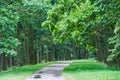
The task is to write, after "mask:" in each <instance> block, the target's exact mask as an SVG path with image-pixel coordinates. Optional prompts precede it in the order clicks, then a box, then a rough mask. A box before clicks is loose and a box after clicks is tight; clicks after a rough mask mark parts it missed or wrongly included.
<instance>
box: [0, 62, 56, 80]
mask: <svg viewBox="0 0 120 80" xmlns="http://www.w3.org/2000/svg"><path fill="white" fill-rule="evenodd" d="M54 63H57V62H48V63H42V64H37V65H30V66H23V67H21V68H15V69H13V70H9V71H6V72H2V73H0V80H25V79H26V78H28V77H29V76H30V75H31V74H32V73H33V72H35V71H37V70H39V69H42V68H43V67H45V66H47V65H50V64H54Z"/></svg>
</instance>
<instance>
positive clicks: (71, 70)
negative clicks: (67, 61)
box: [63, 60, 120, 80]
mask: <svg viewBox="0 0 120 80" xmlns="http://www.w3.org/2000/svg"><path fill="white" fill-rule="evenodd" d="M63 75H64V76H65V78H66V80H120V70H118V71H117V70H114V69H111V68H109V67H108V66H107V65H105V64H104V63H100V62H97V61H96V60H79V61H78V60H77V61H73V63H72V64H71V65H70V66H68V67H66V68H65V69H64V72H63Z"/></svg>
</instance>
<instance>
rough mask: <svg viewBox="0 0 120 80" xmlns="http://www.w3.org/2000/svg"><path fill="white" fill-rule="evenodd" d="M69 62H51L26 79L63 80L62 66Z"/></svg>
mask: <svg viewBox="0 0 120 80" xmlns="http://www.w3.org/2000/svg"><path fill="white" fill-rule="evenodd" d="M70 63H71V62H61V63H58V64H53V65H50V66H47V67H45V68H43V69H42V70H39V71H37V72H35V73H33V75H32V76H31V77H29V78H28V79H26V80H65V78H64V77H63V76H62V75H61V73H62V71H63V69H64V67H66V66H68V65H69V64H70Z"/></svg>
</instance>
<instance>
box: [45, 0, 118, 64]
mask: <svg viewBox="0 0 120 80" xmlns="http://www.w3.org/2000/svg"><path fill="white" fill-rule="evenodd" d="M119 3H120V1H117V0H114V1H111V0H107V1H105V0H86V1H83V0H65V1H64V0H63V1H58V5H57V6H55V7H53V8H52V9H51V10H50V11H49V12H48V18H47V20H46V21H45V22H44V23H43V25H44V26H45V27H46V28H47V29H49V30H50V31H51V32H52V34H53V36H54V39H55V40H56V41H57V40H58V41H60V42H64V41H69V40H71V39H72V40H73V41H74V42H76V43H77V45H79V46H80V48H81V49H82V50H84V51H85V52H87V54H88V55H89V56H90V55H91V53H92V55H94V56H96V58H97V59H98V60H99V61H104V62H107V60H108V61H109V60H112V64H118V65H119V58H120V56H119V55H118V54H119V48H120V47H119V38H118V35H119V25H118V24H119V12H120V11H119ZM116 25H117V26H116ZM115 26H116V27H115ZM113 29H115V31H114V33H115V36H114V37H113V38H111V37H112V35H113ZM109 41H110V43H112V44H113V45H111V44H109ZM113 46H114V47H115V48H114V49H111V51H112V53H111V52H109V50H110V48H111V47H113ZM85 52H84V53H85ZM94 53H96V54H94ZM111 54H112V55H111ZM109 55H110V56H109ZM89 56H88V57H89ZM108 56H109V57H108Z"/></svg>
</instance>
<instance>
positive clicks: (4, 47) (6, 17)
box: [0, 5, 19, 55]
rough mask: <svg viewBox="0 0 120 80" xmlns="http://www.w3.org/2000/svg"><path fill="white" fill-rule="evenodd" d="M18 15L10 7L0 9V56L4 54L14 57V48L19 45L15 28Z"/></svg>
mask: <svg viewBox="0 0 120 80" xmlns="http://www.w3.org/2000/svg"><path fill="white" fill-rule="evenodd" d="M18 21H19V15H18V13H17V12H16V11H15V10H14V6H12V5H3V6H1V7H0V34H1V37H0V54H1V53H6V54H11V55H16V50H15V49H16V47H17V46H18V45H19V41H18V39H16V38H15V37H16V36H15V34H16V27H17V23H18Z"/></svg>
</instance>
